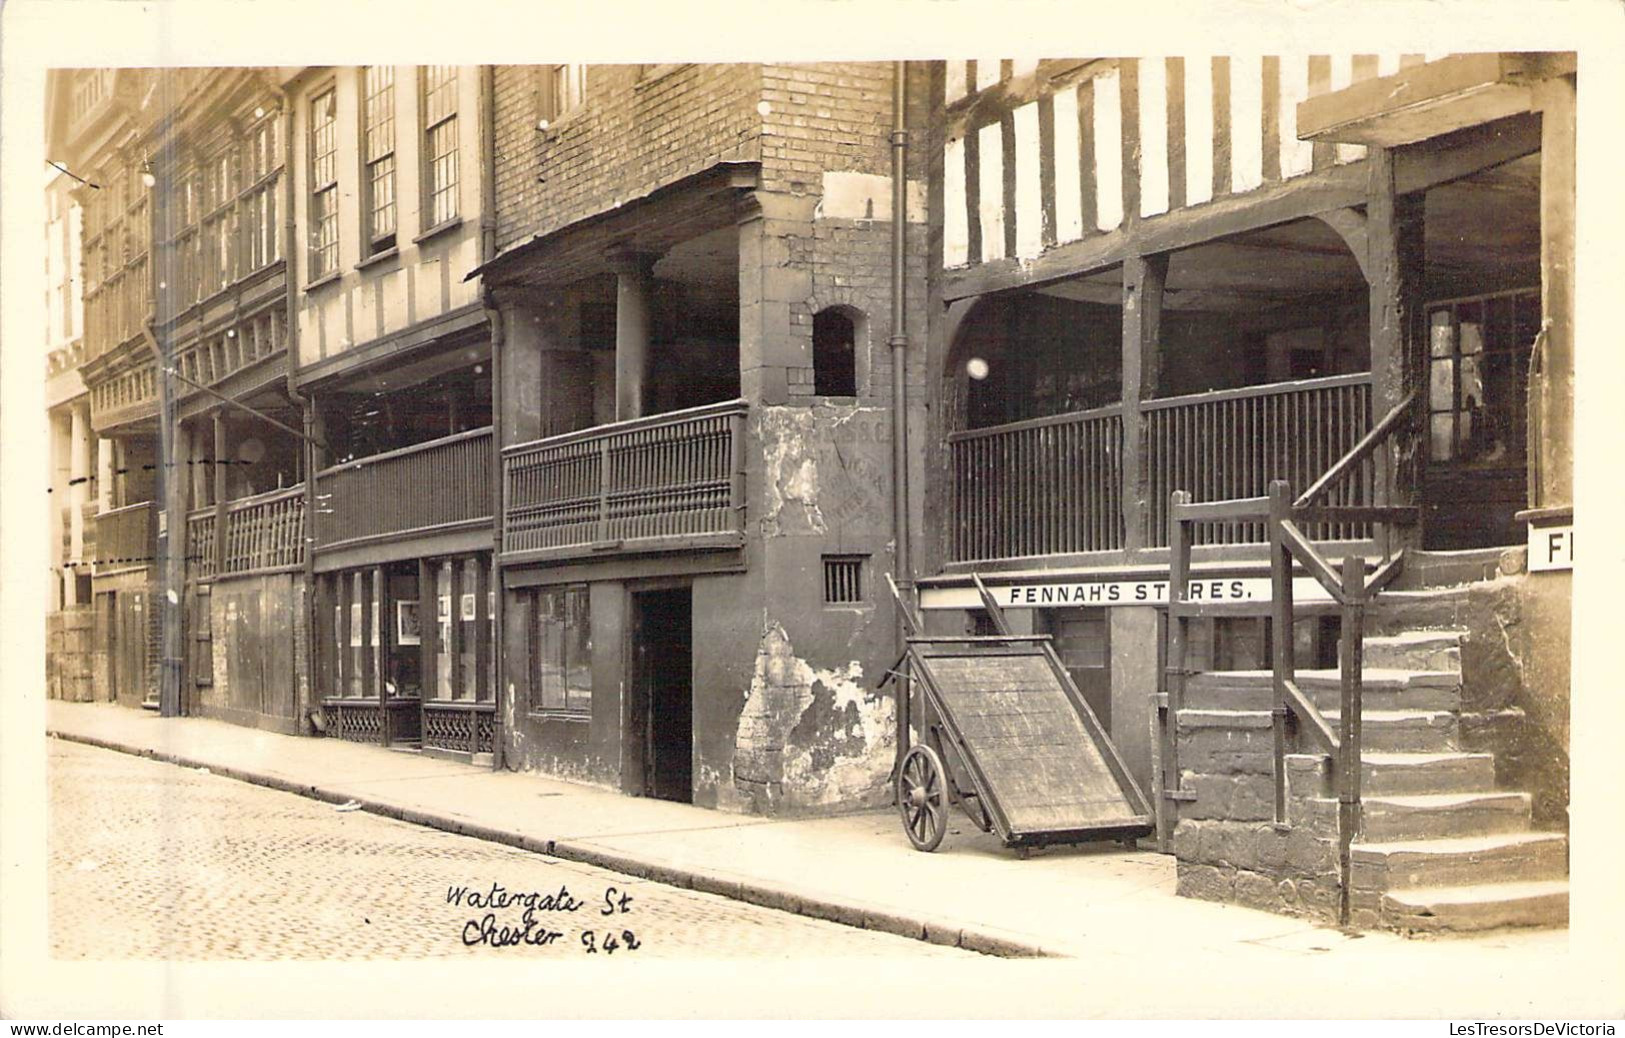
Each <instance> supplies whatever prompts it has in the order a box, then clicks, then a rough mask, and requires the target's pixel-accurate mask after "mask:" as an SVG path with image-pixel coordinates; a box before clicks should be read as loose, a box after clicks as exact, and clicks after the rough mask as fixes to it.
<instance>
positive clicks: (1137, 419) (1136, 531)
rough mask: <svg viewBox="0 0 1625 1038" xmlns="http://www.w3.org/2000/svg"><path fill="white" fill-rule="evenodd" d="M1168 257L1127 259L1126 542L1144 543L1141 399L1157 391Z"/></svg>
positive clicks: (1147, 480)
mask: <svg viewBox="0 0 1625 1038" xmlns="http://www.w3.org/2000/svg"><path fill="white" fill-rule="evenodd" d="M1167 282H1168V256H1167V254H1166V253H1163V254H1160V255H1150V256H1142V255H1133V256H1130V257H1128V258H1127V259H1125V260H1124V261H1123V347H1122V349H1123V360H1122V370H1123V391H1122V396H1123V401H1122V407H1123V501H1122V507H1123V544H1124V547H1125V548H1126V549H1127V550H1129V551H1134V550H1137V549H1139V548H1143V547H1145V544H1146V540H1147V533H1148V531H1147V530H1146V528H1145V526H1146V515H1147V513H1148V510H1149V502H1148V501H1147V500H1146V498H1147V496H1148V495H1149V494H1150V493H1151V474H1150V472H1149V471H1147V467H1146V456H1145V451H1144V449H1143V445H1144V441H1145V418H1144V417H1143V415H1142V414H1141V411H1140V402H1141V401H1142V400H1149V399H1151V398H1153V397H1155V396H1156V395H1157V382H1158V375H1159V371H1158V356H1157V353H1158V349H1157V348H1158V344H1159V340H1160V339H1161V336H1162V296H1163V287H1164V286H1165V285H1166V284H1167Z"/></svg>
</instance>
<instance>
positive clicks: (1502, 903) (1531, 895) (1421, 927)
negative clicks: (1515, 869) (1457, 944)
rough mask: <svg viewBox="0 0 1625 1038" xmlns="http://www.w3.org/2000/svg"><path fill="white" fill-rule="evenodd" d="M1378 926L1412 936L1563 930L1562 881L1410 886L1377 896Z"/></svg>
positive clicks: (1565, 900) (1565, 901)
mask: <svg viewBox="0 0 1625 1038" xmlns="http://www.w3.org/2000/svg"><path fill="white" fill-rule="evenodd" d="M1380 904H1381V913H1382V918H1383V921H1384V922H1385V923H1386V924H1387V925H1389V926H1393V927H1395V928H1397V929H1401V930H1417V931H1440V930H1450V931H1465V930H1490V929H1496V928H1499V927H1503V926H1566V925H1568V921H1569V883H1568V880H1566V879H1553V880H1535V881H1531V882H1520V883H1475V884H1471V885H1467V886H1454V887H1413V888H1409V889H1405V890H1394V891H1389V892H1387V893H1386V894H1384V895H1383V896H1382V899H1381V902H1380Z"/></svg>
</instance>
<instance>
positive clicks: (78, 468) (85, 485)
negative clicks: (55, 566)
mask: <svg viewBox="0 0 1625 1038" xmlns="http://www.w3.org/2000/svg"><path fill="white" fill-rule="evenodd" d="M68 436H69V440H68V478H69V483H68V504H69V506H70V507H71V509H72V511H71V512H70V513H69V514H68V523H69V526H68V529H69V534H68V543H69V548H68V554H69V559H68V561H70V562H79V563H83V562H84V561H85V505H86V504H87V503H88V502H89V501H90V402H89V401H88V400H82V401H80V402H79V403H77V404H74V405H73V412H72V415H71V417H70V419H69V432H68ZM75 572H76V571H75V570H68V571H67V572H66V573H65V574H64V577H65V580H64V583H63V589H62V593H63V603H64V604H65V605H79V604H81V603H80V602H79V600H78V597H77V594H76V588H75V586H74V585H75V581H74V575H75Z"/></svg>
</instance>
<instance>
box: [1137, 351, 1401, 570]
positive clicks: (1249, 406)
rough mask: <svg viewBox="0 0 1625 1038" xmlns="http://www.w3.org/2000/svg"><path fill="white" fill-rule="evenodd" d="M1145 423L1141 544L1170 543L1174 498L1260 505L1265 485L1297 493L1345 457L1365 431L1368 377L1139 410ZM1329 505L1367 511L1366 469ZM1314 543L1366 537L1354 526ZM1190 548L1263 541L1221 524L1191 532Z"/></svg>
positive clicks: (1325, 532)
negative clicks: (1288, 486) (1180, 493)
mask: <svg viewBox="0 0 1625 1038" xmlns="http://www.w3.org/2000/svg"><path fill="white" fill-rule="evenodd" d="M1141 409H1142V411H1143V412H1144V417H1145V436H1146V439H1145V452H1144V461H1145V466H1146V474H1147V478H1148V480H1149V483H1150V493H1149V497H1148V500H1147V507H1146V527H1147V528H1146V543H1147V544H1148V545H1152V546H1161V545H1166V544H1168V543H1169V534H1170V529H1169V513H1168V502H1169V501H1171V500H1172V497H1171V495H1172V493H1173V491H1174V490H1175V489H1180V490H1184V491H1186V492H1187V493H1188V494H1189V495H1190V497H1191V500H1193V501H1233V500H1239V499H1245V498H1262V497H1263V496H1264V495H1265V494H1266V493H1267V492H1268V487H1269V484H1270V483H1271V482H1272V481H1273V480H1277V479H1284V480H1287V481H1288V482H1290V483H1292V484H1294V485H1297V486H1305V485H1307V484H1309V483H1310V482H1311V481H1312V480H1314V479H1315V478H1316V477H1317V476H1318V475H1320V474H1321V473H1323V472H1326V471H1327V470H1328V469H1329V468H1330V467H1331V466H1332V464H1333V463H1334V462H1336V461H1337V460H1338V459H1339V458H1342V457H1344V456H1345V455H1347V454H1348V453H1349V451H1350V450H1351V449H1352V448H1353V447H1354V446H1355V445H1356V443H1358V442H1359V440H1360V438H1361V437H1362V436H1364V435H1365V434H1366V431H1367V430H1368V429H1370V428H1371V376H1370V374H1369V373H1361V374H1357V375H1336V376H1333V377H1331V378H1320V379H1313V380H1311V381H1306V382H1282V383H1275V384H1273V385H1263V386H1248V387H1246V388H1244V389H1230V390H1222V391H1218V392H1212V393H1199V394H1195V395H1192V396H1180V397H1170V398H1167V399H1163V400H1148V401H1146V402H1144V403H1143V404H1142V405H1141ZM1344 475H1346V476H1348V477H1351V478H1347V479H1343V480H1341V481H1340V482H1339V483H1338V485H1337V489H1336V493H1335V494H1334V495H1332V496H1331V498H1330V499H1329V500H1330V503H1333V504H1336V505H1338V506H1360V505H1367V504H1371V503H1373V497H1372V494H1373V488H1374V486H1375V483H1376V475H1375V470H1374V466H1373V465H1372V464H1370V462H1369V459H1367V458H1366V457H1365V456H1362V457H1361V459H1360V460H1359V461H1358V462H1356V463H1353V466H1352V468H1351V469H1350V470H1349V471H1346V472H1345V473H1344ZM1314 533H1315V535H1316V537H1317V538H1319V539H1322V540H1352V539H1356V538H1360V537H1365V536H1368V535H1369V530H1368V529H1367V528H1366V527H1365V526H1364V525H1363V524H1360V523H1340V524H1333V525H1320V526H1317V527H1316V528H1315V529H1314ZM1192 535H1193V536H1195V537H1197V538H1198V540H1197V542H1196V543H1198V544H1248V543H1262V542H1264V541H1265V540H1267V539H1268V538H1267V534H1266V531H1265V529H1264V523H1262V522H1259V521H1254V520H1248V519H1234V520H1226V521H1224V522H1219V523H1213V524H1208V525H1205V526H1203V527H1201V528H1198V529H1195V530H1193V531H1192Z"/></svg>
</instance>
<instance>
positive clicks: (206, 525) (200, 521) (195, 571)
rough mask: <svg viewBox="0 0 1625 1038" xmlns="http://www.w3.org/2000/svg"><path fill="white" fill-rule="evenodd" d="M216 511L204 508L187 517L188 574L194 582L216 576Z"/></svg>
mask: <svg viewBox="0 0 1625 1038" xmlns="http://www.w3.org/2000/svg"><path fill="white" fill-rule="evenodd" d="M214 533H215V517H214V509H212V508H202V509H198V510H197V511H194V512H190V513H188V514H187V516H186V572H187V575H188V577H190V578H191V579H193V580H207V579H208V578H210V577H212V576H214V574H215V566H216V555H215V551H214Z"/></svg>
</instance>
